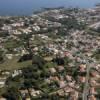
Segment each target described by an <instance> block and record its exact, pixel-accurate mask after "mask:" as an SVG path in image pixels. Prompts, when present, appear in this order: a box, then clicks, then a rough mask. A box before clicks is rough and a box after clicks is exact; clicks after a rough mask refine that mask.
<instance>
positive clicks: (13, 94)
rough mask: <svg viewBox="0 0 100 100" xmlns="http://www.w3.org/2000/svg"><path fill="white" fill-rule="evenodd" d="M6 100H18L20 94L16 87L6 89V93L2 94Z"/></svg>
mask: <svg viewBox="0 0 100 100" xmlns="http://www.w3.org/2000/svg"><path fill="white" fill-rule="evenodd" d="M3 96H4V97H5V98H7V100H20V94H19V92H18V89H17V88H16V87H11V88H8V89H7V91H6V93H4V94H3Z"/></svg>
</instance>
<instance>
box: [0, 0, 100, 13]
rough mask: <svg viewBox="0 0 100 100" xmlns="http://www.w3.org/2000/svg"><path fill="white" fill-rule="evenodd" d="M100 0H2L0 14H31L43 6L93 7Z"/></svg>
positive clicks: (0, 0) (0, 1)
mask: <svg viewBox="0 0 100 100" xmlns="http://www.w3.org/2000/svg"><path fill="white" fill-rule="evenodd" d="M97 3H100V0H0V15H31V14H32V13H33V11H36V10H39V9H40V8H43V7H59V6H65V7H80V8H91V7H94V5H95V4H97Z"/></svg>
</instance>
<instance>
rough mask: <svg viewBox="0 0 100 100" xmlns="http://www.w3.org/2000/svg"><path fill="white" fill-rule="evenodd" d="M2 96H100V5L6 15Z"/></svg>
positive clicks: (82, 99) (88, 99) (29, 99)
mask: <svg viewBox="0 0 100 100" xmlns="http://www.w3.org/2000/svg"><path fill="white" fill-rule="evenodd" d="M0 100H100V6H99V5H97V6H96V7H94V8H91V9H90V8H89V9H81V8H63V7H59V8H54V9H53V8H44V9H43V10H42V11H41V12H35V13H34V14H32V15H31V16H5V17H2V16H1V17H0Z"/></svg>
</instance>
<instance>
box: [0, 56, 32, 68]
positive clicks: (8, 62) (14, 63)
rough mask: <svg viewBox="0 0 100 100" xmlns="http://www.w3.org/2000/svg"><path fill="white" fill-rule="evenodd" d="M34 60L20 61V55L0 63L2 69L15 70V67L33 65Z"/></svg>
mask: <svg viewBox="0 0 100 100" xmlns="http://www.w3.org/2000/svg"><path fill="white" fill-rule="evenodd" d="M31 62H32V61H31V60H29V61H24V62H18V57H14V58H13V59H11V60H6V61H5V62H4V63H2V64H0V69H1V70H14V69H19V68H22V67H27V66H29V65H31V64H32V63H31Z"/></svg>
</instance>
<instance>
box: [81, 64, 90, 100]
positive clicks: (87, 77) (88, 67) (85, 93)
mask: <svg viewBox="0 0 100 100" xmlns="http://www.w3.org/2000/svg"><path fill="white" fill-rule="evenodd" d="M90 69H91V66H89V64H87V71H86V72H87V74H86V82H85V85H84V90H83V100H88V94H89V78H90V75H89V74H90Z"/></svg>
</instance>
